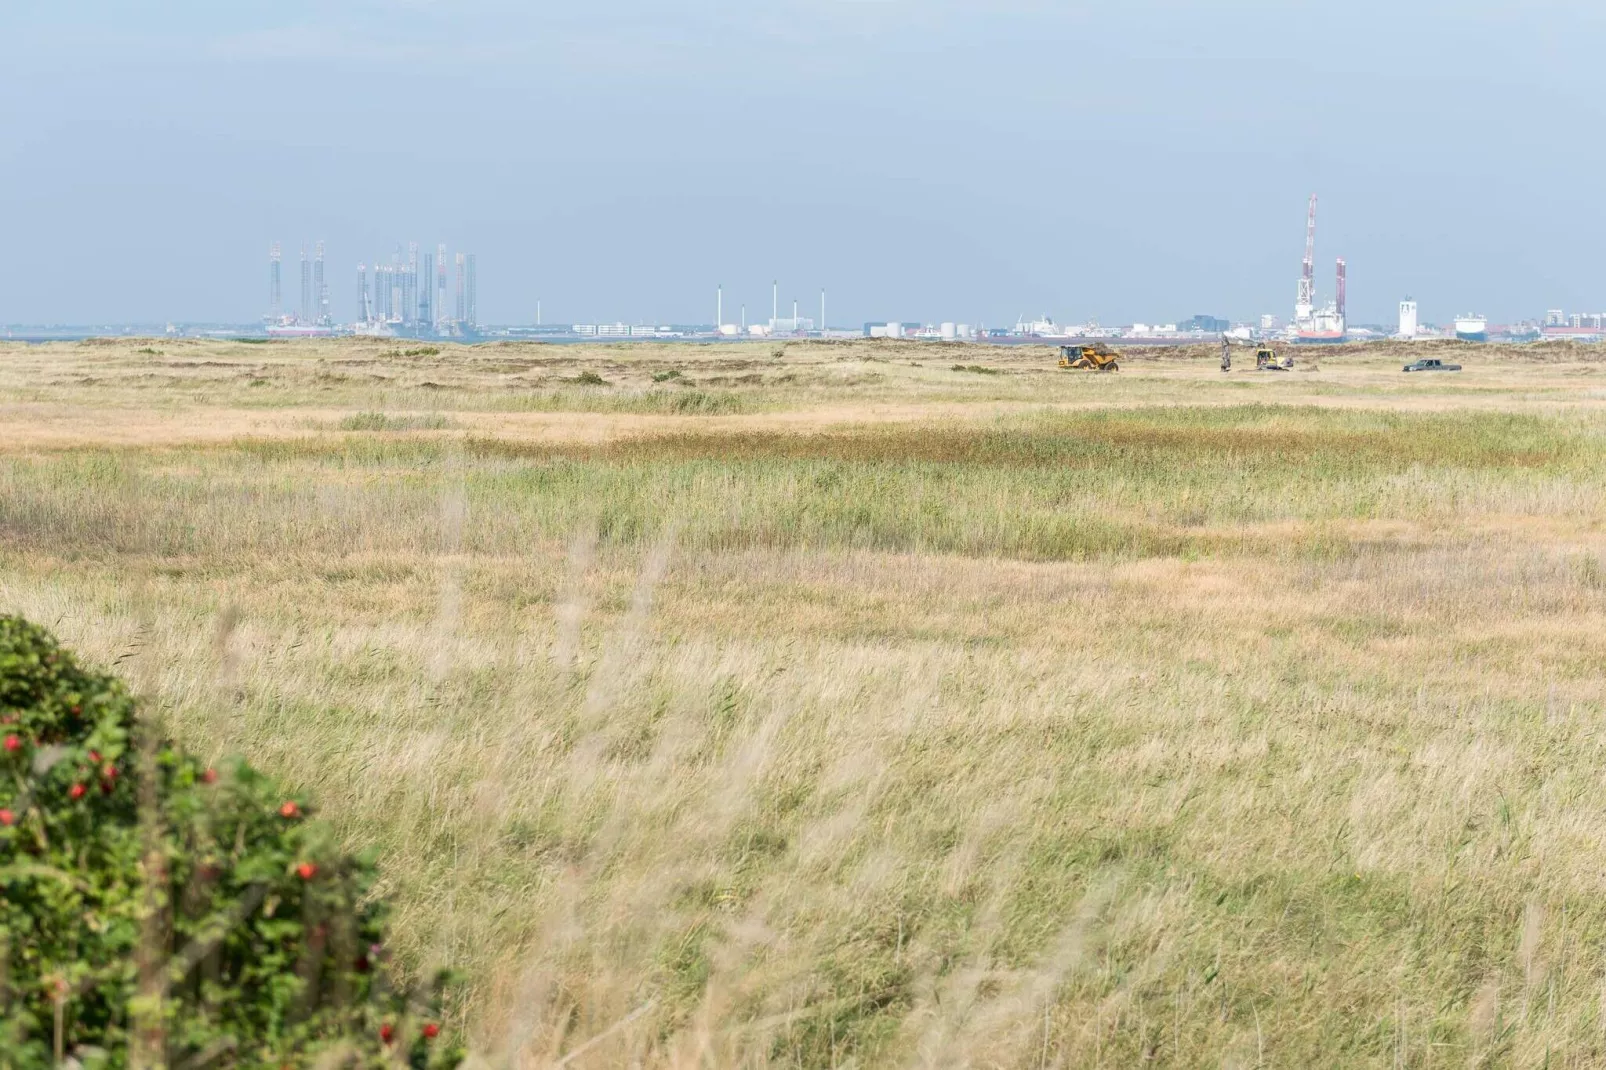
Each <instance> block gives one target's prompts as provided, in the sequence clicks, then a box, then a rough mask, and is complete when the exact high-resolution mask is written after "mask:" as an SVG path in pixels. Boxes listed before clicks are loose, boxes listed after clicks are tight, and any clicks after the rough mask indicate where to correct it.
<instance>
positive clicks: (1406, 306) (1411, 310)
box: [1400, 298, 1420, 338]
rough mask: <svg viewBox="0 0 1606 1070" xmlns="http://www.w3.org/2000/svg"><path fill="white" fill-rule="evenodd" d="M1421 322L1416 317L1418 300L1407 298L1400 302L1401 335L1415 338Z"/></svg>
mask: <svg viewBox="0 0 1606 1070" xmlns="http://www.w3.org/2000/svg"><path fill="white" fill-rule="evenodd" d="M1419 329H1420V324H1418V322H1417V318H1416V302H1415V301H1412V300H1411V299H1410V298H1406V299H1405V300H1404V301H1401V302H1400V337H1401V338H1415V337H1416V334H1417V331H1418V330H1419Z"/></svg>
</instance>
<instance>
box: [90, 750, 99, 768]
mask: <svg viewBox="0 0 1606 1070" xmlns="http://www.w3.org/2000/svg"><path fill="white" fill-rule="evenodd" d="M89 762H90V764H91V765H98V764H100V751H98V750H92V751H90V752H89Z"/></svg>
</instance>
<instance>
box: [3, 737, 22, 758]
mask: <svg viewBox="0 0 1606 1070" xmlns="http://www.w3.org/2000/svg"><path fill="white" fill-rule="evenodd" d="M21 749H22V740H20V739H18V738H17V737H16V736H7V737H6V753H7V754H15V753H17V752H18V751H19V750H21Z"/></svg>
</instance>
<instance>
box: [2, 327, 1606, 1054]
mask: <svg viewBox="0 0 1606 1070" xmlns="http://www.w3.org/2000/svg"><path fill="white" fill-rule="evenodd" d="M1419 348H1420V347H1419ZM1416 351H1417V350H1414V349H1412V348H1411V347H1405V346H1400V345H1378V346H1371V347H1345V348H1343V349H1339V350H1333V351H1329V352H1324V353H1321V354H1318V355H1314V356H1307V355H1306V354H1304V353H1300V354H1297V358H1298V363H1297V364H1296V368H1295V370H1294V371H1292V372H1289V373H1275V374H1273V373H1261V374H1257V373H1255V372H1252V371H1242V372H1240V371H1234V372H1233V373H1232V374H1231V375H1227V376H1224V375H1222V374H1221V373H1220V372H1219V371H1217V370H1216V356H1215V353H1214V351H1213V350H1210V349H1207V348H1200V349H1196V350H1179V351H1168V352H1160V353H1153V354H1145V353H1131V354H1127V355H1124V356H1123V358H1122V370H1121V371H1120V372H1119V373H1115V374H1110V375H1098V374H1095V373H1078V372H1072V371H1059V370H1057V369H1055V368H1054V367H1053V354H1052V351H1050V350H1047V349H1044V348H1040V347H1029V348H1021V349H1018V350H1016V349H992V348H987V347H968V346H925V347H922V346H915V345H898V344H883V345H873V344H869V343H865V344H852V343H847V344H835V345H824V344H799V343H792V344H787V345H784V346H782V345H778V344H763V345H737V346H716V347H693V346H672V345H663V346H649V345H644V346H640V347H629V346H623V347H606V346H589V347H580V346H575V347H565V346H534V345H527V346H479V347H460V346H441V347H433V346H432V347H427V348H425V349H417V350H408V349H406V348H405V347H399V346H397V345H396V344H385V343H378V342H344V343H306V344H295V345H279V344H271V345H257V346H246V345H239V344H237V343H230V342H216V343H211V342H186V341H172V340H155V341H152V340H127V341H121V340H120V341H118V342H115V343H111V344H96V345H52V346H42V347H32V348H30V347H24V346H20V345H9V346H0V426H3V427H4V429H5V434H4V436H0V612H7V613H19V614H22V615H24V616H26V617H28V618H30V619H32V620H34V621H37V622H39V623H41V624H43V625H46V626H48V627H50V628H51V629H53V630H54V631H55V632H56V633H57V634H59V635H60V636H61V637H62V639H63V641H64V642H67V643H69V644H70V645H72V646H73V647H74V648H76V649H77V650H78V651H79V652H80V653H81V654H82V655H83V656H84V657H86V658H87V659H89V660H91V661H93V662H95V663H97V664H99V665H101V666H103V667H109V668H115V670H116V671H117V672H118V673H120V674H122V675H123V676H124V677H125V678H127V679H128V680H129V681H130V683H131V684H132V685H133V686H134V688H135V690H136V691H137V692H138V694H140V695H141V696H142V697H143V698H144V699H145V701H146V703H147V705H148V707H149V708H150V709H151V710H153V711H154V712H155V714H156V715H157V716H159V717H160V718H161V719H162V722H163V725H164V727H165V728H166V729H167V730H168V731H170V732H171V733H173V735H174V736H175V737H176V738H178V739H179V740H181V741H182V742H183V743H184V744H185V745H186V746H187V747H189V748H190V749H191V750H192V751H194V752H196V753H197V754H199V755H200V756H201V757H202V758H205V759H215V758H221V757H222V756H225V755H232V754H238V755H242V756H244V757H246V758H248V759H249V760H250V761H251V762H252V763H253V764H254V765H256V766H258V767H260V768H262V769H264V770H266V771H268V772H270V773H271V774H273V775H274V776H276V777H278V778H279V779H280V780H282V781H284V782H286V783H287V784H289V785H291V786H292V787H293V788H295V789H296V790H305V791H308V792H311V793H312V794H314V795H315V796H316V797H317V798H318V799H319V800H320V802H321V805H322V812H323V816H324V817H325V818H326V819H327V820H328V821H329V822H331V823H332V824H333V826H334V827H335V828H336V829H337V830H338V832H339V834H340V835H341V836H342V837H343V838H344V840H345V842H346V846H347V847H348V848H370V847H371V848H375V849H377V851H378V857H379V859H380V871H381V875H382V876H381V882H380V885H381V886H380V889H379V891H380V892H381V894H383V895H385V896H386V897H387V898H388V900H389V901H390V902H391V904H392V906H393V915H392V918H393V920H392V928H393V932H394V939H395V942H396V946H397V948H398V954H399V960H400V963H401V967H400V968H402V969H404V970H407V971H411V972H413V973H414V974H416V975H419V976H422V975H425V974H427V973H428V972H429V971H431V970H433V969H434V968H436V967H439V966H442V965H450V966H451V967H452V968H454V969H456V970H458V971H460V972H461V974H462V975H463V976H464V977H465V978H466V980H465V983H464V987H463V991H462V997H461V998H460V999H459V1001H458V1003H457V1004H456V1006H455V1008H454V1010H453V1013H454V1015H455V1021H456V1022H457V1023H458V1024H460V1025H461V1026H462V1027H463V1029H464V1030H465V1031H466V1033H467V1035H468V1036H469V1037H471V1038H472V1040H473V1045H474V1049H475V1051H476V1053H477V1055H476V1058H478V1059H481V1060H483V1061H484V1064H485V1065H490V1066H497V1067H501V1066H509V1067H513V1066H518V1067H540V1066H555V1065H570V1066H597V1067H603V1066H617V1065H627V1064H631V1063H632V1062H635V1063H639V1064H640V1065H644V1066H658V1065H661V1066H675V1067H679V1066H691V1065H720V1066H723V1065H754V1066H776V1067H793V1066H798V1067H802V1066H808V1067H815V1066H822V1067H823V1066H832V1067H838V1066H849V1065H854V1066H874V1065H921V1066H924V1065H933V1066H937V1065H942V1066H946V1065H955V1066H958V1065H982V1066H1009V1067H1047V1066H1064V1067H1085V1066H1108V1067H1128V1066H1135V1065H1166V1066H1196V1065H1220V1066H1243V1067H1248V1066H1257V1065H1267V1066H1271V1065H1288V1066H1301V1065H1323V1066H1350V1065H1354V1066H1382V1065H1391V1066H1428V1065H1446V1066H1448V1065H1469V1064H1471V1065H1506V1064H1517V1065H1536V1066H1537V1065H1551V1066H1569V1065H1572V1066H1585V1065H1598V1064H1599V1063H1600V1062H1602V1061H1603V1060H1606V950H1603V949H1606V896H1603V895H1602V894H1601V893H1602V891H1603V887H1606V876H1603V874H1606V802H1603V798H1606V796H1603V794H1602V773H1601V768H1602V765H1601V756H1602V754H1603V753H1606V721H1603V713H1606V707H1603V702H1606V559H1603V556H1602V554H1603V551H1606V526H1603V525H1606V505H1603V502H1606V387H1603V385H1602V378H1601V369H1602V368H1603V366H1606V365H1603V364H1602V363H1601V360H1600V358H1601V356H1606V354H1599V353H1597V351H1595V350H1592V349H1586V348H1581V347H1558V348H1554V349H1551V348H1546V347H1530V348H1527V349H1520V350H1502V349H1499V348H1497V347H1484V348H1471V347H1460V348H1456V349H1454V352H1455V353H1456V359H1457V360H1459V361H1461V362H1462V363H1465V364H1466V365H1467V371H1466V372H1464V373H1461V374H1460V375H1441V376H1402V375H1400V374H1399V367H1400V364H1401V363H1402V362H1403V360H1404V359H1409V357H1410V355H1411V354H1412V353H1413V352H1416ZM975 368H986V369H988V370H990V371H992V372H993V373H994V374H976V372H975V370H974V369H975ZM671 373H674V374H673V375H671ZM587 375H589V376H590V379H587V378H586V376H587ZM591 380H600V381H599V382H594V381H591Z"/></svg>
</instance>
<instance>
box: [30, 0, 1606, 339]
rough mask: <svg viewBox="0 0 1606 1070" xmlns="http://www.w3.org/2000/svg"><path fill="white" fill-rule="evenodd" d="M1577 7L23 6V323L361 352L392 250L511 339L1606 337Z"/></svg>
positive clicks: (690, 2) (1597, 159)
mask: <svg viewBox="0 0 1606 1070" xmlns="http://www.w3.org/2000/svg"><path fill="white" fill-rule="evenodd" d="M1603 34H1606V7H1603V6H1602V5H1599V4H1597V3H1586V2H1583V0H1522V2H1520V3H1519V2H1517V0H1507V2H1502V3H1494V2H1488V0H1459V2H1455V3H1450V2H1424V0H1393V2H1384V0H1347V2H1346V3H1342V4H1339V3H1332V2H1330V0H1329V2H1322V3H1316V2H1305V0H1223V2H1218V3H1203V2H1187V0H1122V2H1120V3H1111V2H1099V3H1083V2H1079V0H1060V2H1055V3H1050V2H1048V0H987V2H982V0H924V2H919V3H916V2H912V0H808V2H805V0H766V2H764V3H754V2H752V0H680V2H675V3H669V2H648V0H587V2H585V3H561V2H556V0H543V2H540V3H535V4H532V3H528V2H516V0H342V2H340V3H334V2H327V0H325V2H315V0H273V2H263V0H230V2H229V3H224V4H220V3H217V2H216V0H164V2H162V3H160V4H151V3H149V2H148V0H145V2H135V0H102V2H87V0H7V2H6V3H5V4H3V5H0V58H3V62H0V226H3V228H4V241H5V246H6V253H5V255H3V256H0V322H9V323H77V324H87V323H102V322H105V323H110V322H141V323H151V322H161V321H202V320H206V321H226V322H247V321H251V320H256V319H259V318H260V317H261V316H262V315H263V314H264V313H265V312H266V311H267V306H268V282H267V279H268V268H267V252H268V246H269V243H270V242H271V241H273V240H278V241H281V242H282V243H283V245H284V248H285V261H286V264H285V280H286V285H285V290H286V296H287V300H288V301H289V302H290V303H292V304H293V303H295V301H296V300H297V295H298V293H299V281H298V280H299V274H298V271H299V269H298V267H297V264H296V260H297V257H298V255H299V249H300V246H301V244H302V243H303V242H307V243H309V245H310V243H311V242H312V241H314V240H317V239H322V240H324V241H325V243H326V246H327V255H328V271H329V284H330V289H331V298H332V302H333V307H334V312H335V314H336V316H337V318H339V319H342V320H350V319H354V318H355V314H356V278H355V277H356V266H357V264H358V263H359V262H360V261H369V262H371V261H372V260H373V258H374V257H376V256H383V257H385V258H386V259H388V258H389V256H390V254H391V253H392V252H393V251H394V250H395V248H396V246H397V245H398V244H399V243H405V242H407V241H409V240H416V241H418V242H420V243H421V244H422V245H423V246H424V247H426V248H433V247H434V246H435V244H436V243H437V242H443V241H444V242H445V243H447V245H448V247H449V249H450V250H451V251H453V252H456V251H459V250H469V251H473V252H475V253H476V254H477V257H478V267H479V290H480V319H481V320H482V321H484V322H487V323H530V322H534V319H535V315H536V303H537V301H539V302H540V303H541V310H542V314H543V318H544V320H545V321H546V322H548V323H553V322H595V321H599V320H601V321H615V320H623V321H626V322H649V321H658V322H666V323H667V322H673V323H685V322H711V321H712V319H713V317H714V313H715V288H716V286H719V285H723V286H724V289H725V309H726V314H727V315H726V318H727V320H730V321H734V320H735V319H736V318H737V317H738V316H739V315H740V308H741V307H742V306H743V305H744V304H745V306H746V310H747V315H748V317H749V319H750V320H755V321H757V320H762V319H767V318H768V316H769V311H770V309H769V305H770V298H771V280H775V279H778V280H779V282H780V290H781V300H782V303H783V305H785V306H787V307H786V308H785V309H783V312H782V314H783V315H787V314H789V308H790V302H791V301H792V300H793V299H798V300H800V301H801V302H802V306H803V308H804V309H805V310H806V311H805V314H808V312H809V311H812V310H814V309H817V308H818V304H819V294H820V290H821V289H822V288H824V289H826V290H828V291H829V311H830V319H831V322H832V323H833V324H834V325H854V324H858V323H861V322H864V321H867V320H886V319H898V320H904V321H941V320H955V321H962V322H972V323H982V324H990V325H1009V324H1013V323H1014V322H1015V320H1016V319H1017V318H1018V317H1020V316H1022V315H1027V316H1030V317H1036V316H1040V315H1044V314H1047V315H1050V316H1053V317H1054V318H1055V319H1056V320H1057V321H1059V322H1062V323H1078V322H1084V321H1086V320H1089V319H1097V320H1099V321H1100V322H1103V323H1105V324H1121V323H1131V322H1149V323H1153V322H1170V321H1172V320H1176V319H1179V318H1184V317H1187V316H1190V315H1193V314H1195V313H1208V314H1212V315H1219V316H1225V317H1228V318H1232V319H1237V320H1246V319H1251V318H1254V317H1258V316H1259V315H1260V314H1262V313H1275V314H1277V315H1280V316H1282V317H1285V318H1286V317H1287V316H1289V315H1290V314H1291V311H1292V305H1293V301H1294V295H1295V286H1296V279H1297V276H1298V273H1299V261H1300V258H1301V256H1302V254H1303V244H1304V220H1305V205H1306V200H1307V198H1308V197H1309V196H1310V194H1311V193H1313V192H1314V193H1317V194H1318V195H1319V196H1320V208H1319V220H1318V231H1317V243H1316V256H1317V290H1318V297H1319V299H1323V300H1325V299H1326V298H1329V297H1331V296H1332V292H1333V282H1332V280H1333V260H1334V258H1335V257H1338V256H1343V257H1345V258H1346V259H1347V261H1348V265H1349V279H1350V286H1349V290H1350V319H1351V322H1392V321H1393V320H1394V318H1395V315H1396V309H1397V306H1398V302H1399V301H1400V300H1401V299H1402V298H1403V297H1406V296H1412V297H1415V298H1416V299H1417V300H1418V301H1419V303H1420V305H1421V309H1422V316H1423V318H1424V320H1427V321H1430V322H1447V321H1448V320H1450V319H1451V318H1453V317H1454V316H1456V315H1457V314H1461V313H1467V312H1478V313H1484V314H1487V315H1488V316H1489V317H1490V318H1491V319H1492V320H1493V321H1495V322H1512V321H1516V320H1519V319H1525V318H1537V317H1539V316H1541V315H1542V314H1543V312H1544V310H1545V309H1547V308H1554V307H1562V308H1566V309H1568V310H1571V311H1599V310H1602V309H1606V277H1603V272H1606V268H1603V267H1602V259H1603V258H1602V257H1601V256H1600V254H1599V253H1598V250H1599V249H1600V248H1601V247H1602V245H1603V244H1606V215H1603V213H1602V212H1601V210H1600V206H1601V198H1602V195H1603V192H1606V191H1603V184H1602V183H1601V181H1600V179H1599V176H1600V175H1601V174H1602V173H1603V172H1606V168H1603V164H1606V139H1603V138H1602V137H1601V136H1600V130H1601V129H1602V126H1603V123H1602V119H1603V114H1602V113H1603V111H1606V92H1603V90H1606V65H1602V64H1601V63H1600V62H1599V56H1600V42H1601V41H1602V40H1603Z"/></svg>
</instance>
